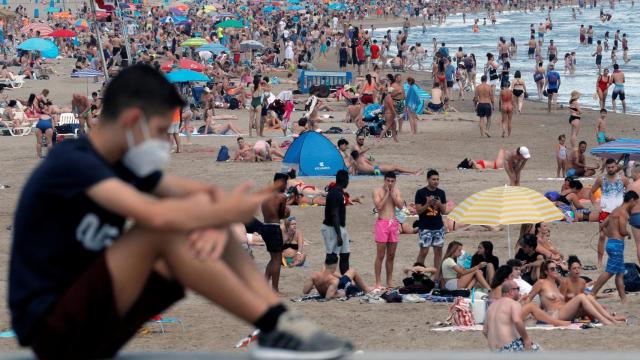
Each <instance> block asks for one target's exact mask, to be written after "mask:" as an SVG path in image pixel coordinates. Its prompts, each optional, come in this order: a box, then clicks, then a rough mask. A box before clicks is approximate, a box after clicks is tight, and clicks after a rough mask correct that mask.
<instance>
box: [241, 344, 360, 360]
mask: <svg viewBox="0 0 640 360" xmlns="http://www.w3.org/2000/svg"><path fill="white" fill-rule="evenodd" d="M351 352H352V351H350V350H346V349H334V350H323V351H295V350H286V349H272V348H266V347H260V346H258V345H256V346H255V347H253V348H252V349H251V351H250V352H249V358H250V359H252V360H289V359H291V360H294V359H299V360H335V359H340V358H342V357H343V356H345V355H347V354H350V353H351Z"/></svg>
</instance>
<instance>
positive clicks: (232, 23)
mask: <svg viewBox="0 0 640 360" xmlns="http://www.w3.org/2000/svg"><path fill="white" fill-rule="evenodd" d="M216 27H221V28H236V29H242V28H243V27H244V26H243V25H242V23H241V22H240V21H238V20H225V21H223V22H220V23H218V24H217V25H216Z"/></svg>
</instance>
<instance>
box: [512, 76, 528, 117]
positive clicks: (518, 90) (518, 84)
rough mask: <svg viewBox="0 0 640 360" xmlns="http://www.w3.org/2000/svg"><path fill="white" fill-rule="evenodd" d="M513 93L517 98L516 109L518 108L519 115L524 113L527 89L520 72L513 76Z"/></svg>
mask: <svg viewBox="0 0 640 360" xmlns="http://www.w3.org/2000/svg"><path fill="white" fill-rule="evenodd" d="M511 91H512V92H513V96H514V97H515V100H516V101H515V102H516V107H517V108H518V114H520V113H521V112H522V105H523V104H524V98H525V94H526V93H527V87H526V85H525V83H524V79H523V78H522V74H521V73H520V70H517V71H516V72H515V74H513V82H512V83H511Z"/></svg>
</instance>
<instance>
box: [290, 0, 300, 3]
mask: <svg viewBox="0 0 640 360" xmlns="http://www.w3.org/2000/svg"><path fill="white" fill-rule="evenodd" d="M287 2H288V3H289V4H300V0H287Z"/></svg>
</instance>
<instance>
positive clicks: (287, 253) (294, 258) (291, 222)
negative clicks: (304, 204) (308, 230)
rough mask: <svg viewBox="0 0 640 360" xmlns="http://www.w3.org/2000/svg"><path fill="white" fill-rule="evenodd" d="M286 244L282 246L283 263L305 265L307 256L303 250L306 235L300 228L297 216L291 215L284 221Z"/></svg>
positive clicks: (288, 265) (293, 265)
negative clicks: (303, 234) (304, 235)
mask: <svg viewBox="0 0 640 360" xmlns="http://www.w3.org/2000/svg"><path fill="white" fill-rule="evenodd" d="M283 235H284V245H283V246H282V265H283V266H285V267H295V266H302V265H304V261H305V260H306V259H307V256H306V255H305V254H304V252H303V248H304V237H303V236H302V232H301V231H299V230H298V223H297V221H296V218H295V216H290V217H289V218H288V219H287V220H285V222H284V231H283Z"/></svg>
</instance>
